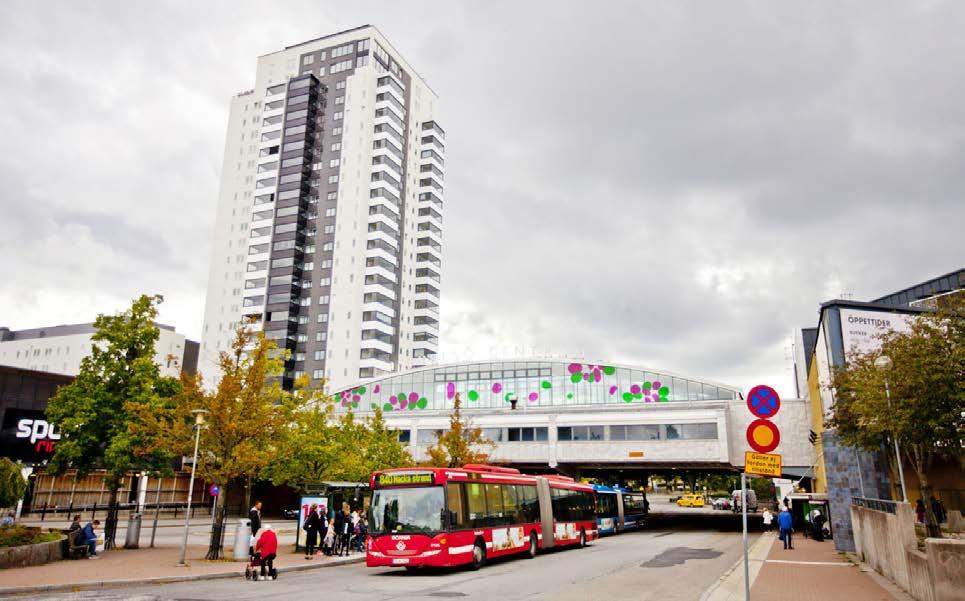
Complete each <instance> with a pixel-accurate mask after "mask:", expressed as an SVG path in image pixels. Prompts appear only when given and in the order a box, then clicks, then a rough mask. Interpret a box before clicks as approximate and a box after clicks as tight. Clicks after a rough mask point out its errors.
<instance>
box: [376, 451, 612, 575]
mask: <svg viewBox="0 0 965 601" xmlns="http://www.w3.org/2000/svg"><path fill="white" fill-rule="evenodd" d="M371 484H372V504H371V507H370V514H369V538H368V542H367V543H366V557H365V561H366V565H368V566H369V567H380V566H397V567H398V566H403V567H405V568H407V569H409V570H414V569H416V568H418V567H421V566H439V567H442V566H458V565H463V564H472V567H473V568H474V569H478V568H480V567H482V566H483V564H485V563H486V560H487V558H490V557H502V556H504V555H511V554H514V553H525V554H527V555H528V556H529V557H534V556H535V555H536V553H537V551H538V550H539V549H548V548H550V547H554V546H557V545H579V546H581V547H582V546H585V545H586V542H587V541H590V540H595V539H596V538H597V536H598V535H597V522H596V498H595V494H594V492H593V487H591V486H588V485H586V484H582V483H580V482H576V481H575V480H573V479H572V478H567V477H566V476H528V475H524V474H521V473H520V472H519V470H515V469H510V468H502V467H492V466H488V465H476V464H470V465H466V466H464V467H462V468H406V469H391V470H385V471H381V472H375V473H374V474H372V483H371Z"/></svg>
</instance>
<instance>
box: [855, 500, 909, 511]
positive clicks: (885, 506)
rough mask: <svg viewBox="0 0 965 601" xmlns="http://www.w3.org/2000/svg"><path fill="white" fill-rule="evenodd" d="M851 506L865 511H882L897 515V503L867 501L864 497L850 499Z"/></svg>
mask: <svg viewBox="0 0 965 601" xmlns="http://www.w3.org/2000/svg"><path fill="white" fill-rule="evenodd" d="M851 504H852V505H856V506H858V507H864V508H865V509H873V510H875V511H884V512H885V513H897V508H898V502H897V501H890V500H888V499H868V498H865V497H851Z"/></svg>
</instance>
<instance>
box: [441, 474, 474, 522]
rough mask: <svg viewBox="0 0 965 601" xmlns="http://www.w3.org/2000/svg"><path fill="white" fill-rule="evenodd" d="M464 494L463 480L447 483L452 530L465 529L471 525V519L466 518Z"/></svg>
mask: <svg viewBox="0 0 965 601" xmlns="http://www.w3.org/2000/svg"><path fill="white" fill-rule="evenodd" d="M463 496H464V495H463V488H462V483H461V482H450V483H449V484H447V485H446V497H447V509H448V510H449V529H451V530H464V529H466V528H469V527H470V526H469V521H468V520H467V519H466V504H465V503H464V502H463Z"/></svg>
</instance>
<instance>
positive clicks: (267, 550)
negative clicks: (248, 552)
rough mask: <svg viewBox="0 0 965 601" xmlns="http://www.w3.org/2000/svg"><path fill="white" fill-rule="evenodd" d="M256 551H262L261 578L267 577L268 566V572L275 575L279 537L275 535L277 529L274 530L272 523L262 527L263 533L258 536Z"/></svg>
mask: <svg viewBox="0 0 965 601" xmlns="http://www.w3.org/2000/svg"><path fill="white" fill-rule="evenodd" d="M255 552H257V553H261V579H262V580H264V579H265V578H266V572H265V568H267V574H270V575H274V573H275V555H276V553H278V537H277V536H275V531H274V530H272V528H271V525H270V524H265V525H263V526H262V527H261V534H259V536H258V542H257V543H255Z"/></svg>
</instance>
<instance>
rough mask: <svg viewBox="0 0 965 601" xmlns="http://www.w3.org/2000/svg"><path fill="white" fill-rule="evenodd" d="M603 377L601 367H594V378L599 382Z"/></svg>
mask: <svg viewBox="0 0 965 601" xmlns="http://www.w3.org/2000/svg"><path fill="white" fill-rule="evenodd" d="M601 378H603V374H601V373H600V369H599V368H597V369H594V370H593V379H594V380H595V381H597V382H599V381H600V379H601Z"/></svg>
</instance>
